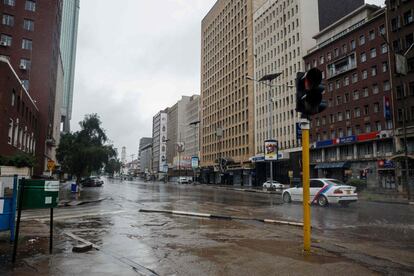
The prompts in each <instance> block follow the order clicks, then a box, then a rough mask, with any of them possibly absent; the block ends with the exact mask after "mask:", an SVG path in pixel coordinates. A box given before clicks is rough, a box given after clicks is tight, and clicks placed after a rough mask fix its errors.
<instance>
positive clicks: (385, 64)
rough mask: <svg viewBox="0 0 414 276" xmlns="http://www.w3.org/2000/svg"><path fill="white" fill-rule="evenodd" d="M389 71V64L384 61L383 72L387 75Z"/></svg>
mask: <svg viewBox="0 0 414 276" xmlns="http://www.w3.org/2000/svg"><path fill="white" fill-rule="evenodd" d="M387 71H388V62H386V61H384V62H383V63H382V72H383V73H385V72H387Z"/></svg>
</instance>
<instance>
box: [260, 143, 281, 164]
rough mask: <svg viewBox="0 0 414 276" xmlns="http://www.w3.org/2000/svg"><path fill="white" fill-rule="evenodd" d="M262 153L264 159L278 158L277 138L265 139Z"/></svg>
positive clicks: (273, 159) (272, 159)
mask: <svg viewBox="0 0 414 276" xmlns="http://www.w3.org/2000/svg"><path fill="white" fill-rule="evenodd" d="M264 147H265V148H264V153H265V156H264V157H265V160H266V161H275V160H277V159H278V158H277V157H278V155H277V154H278V151H279V148H278V143H277V140H266V141H265V142H264Z"/></svg>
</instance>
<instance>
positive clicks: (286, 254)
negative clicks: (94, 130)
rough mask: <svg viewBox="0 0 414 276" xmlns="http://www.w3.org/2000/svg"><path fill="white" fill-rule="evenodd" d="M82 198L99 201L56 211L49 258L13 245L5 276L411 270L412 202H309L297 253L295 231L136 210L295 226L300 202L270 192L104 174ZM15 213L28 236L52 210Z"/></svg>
mask: <svg viewBox="0 0 414 276" xmlns="http://www.w3.org/2000/svg"><path fill="white" fill-rule="evenodd" d="M67 188H68V185H67V186H66V189H67ZM65 194H67V193H65V192H63V193H62V195H65ZM71 196H72V195H69V197H71ZM82 198H84V199H98V198H100V199H104V198H105V199H104V200H102V201H101V202H99V203H90V204H84V205H80V206H76V207H64V208H58V209H56V210H55V232H56V235H55V245H54V251H55V253H54V255H53V256H52V257H49V255H48V254H47V253H46V252H47V250H46V251H45V252H42V250H38V251H36V250H34V251H33V250H25V246H24V244H26V243H27V241H26V243H25V242H21V244H22V245H20V248H21V251H24V253H22V252H21V251H19V252H20V253H21V254H20V255H18V262H20V265H19V266H18V267H19V268H18V269H16V270H15V271H14V273H11V272H10V271H11V270H10V267H9V268H7V269H6V271H4V272H10V273H11V274H10V275H26V273H28V271H29V272H30V271H31V272H32V273H33V272H37V273H38V274H39V275H40V274H45V273H48V274H52V275H53V274H54V275H59V274H62V273H73V274H88V275H90V274H97V275H98V274H99V275H102V274H108V275H112V274H115V273H117V274H120V275H129V274H131V275H137V274H138V275H154V274H151V273H152V272H151V271H153V272H154V273H155V274H159V275H196V274H201V275H274V274H278V273H288V274H292V275H294V274H297V275H299V274H300V275H311V274H315V273H320V274H322V275H329V274H332V273H336V274H339V275H345V274H350V273H351V274H352V275H355V274H359V275H361V274H365V275H367V274H370V273H372V274H376V273H380V274H389V273H397V274H410V273H414V262H413V260H414V250H413V249H414V242H413V241H414V212H413V210H414V206H409V205H397V204H379V203H372V202H362V201H361V202H358V203H356V204H353V205H351V206H350V207H348V208H343V207H339V206H330V207H327V208H321V207H317V206H312V226H313V236H312V238H313V254H312V255H311V256H304V255H302V252H301V248H302V229H301V228H300V227H295V226H286V225H278V224H265V223H263V222H259V221H257V220H222V219H211V218H199V217H190V216H175V215H169V214H162V213H144V212H140V211H139V210H140V209H157V210H176V211H186V212H198V213H209V214H215V215H228V216H238V217H243V218H256V219H258V218H260V219H281V220H288V221H296V222H300V221H301V220H302V205H300V204H283V203H282V202H281V198H280V195H277V194H262V193H247V192H241V191H232V190H225V189H218V187H208V186H206V185H198V186H193V185H177V184H174V183H167V184H166V183H154V182H145V183H144V182H142V181H138V180H137V181H122V182H121V181H120V180H108V179H105V185H104V186H103V187H102V188H87V189H84V190H83V191H82ZM22 219H23V222H22V227H24V226H25V225H26V227H27V229H26V231H28V232H30V227H31V226H30V225H32V226H33V227H34V225H36V224H44V223H46V226H47V225H48V219H49V214H48V211H47V210H38V211H25V212H24V213H23V217H22ZM45 229H46V233H43V236H42V235H40V236H42V237H43V238H39V239H38V243H36V241H35V242H33V244H32V246H31V247H33V248H35V247H36V244H38V246H43V247H44V246H45V245H46V248H47V229H48V228H47V227H46V228H45ZM38 232H41V231H38ZM27 236H28V235H24V237H23V239H25V238H28V237H27ZM35 236H36V235H35ZM31 239H32V240H36V237H33V236H31ZM42 239H43V240H42ZM76 239H78V240H76ZM82 239H83V240H86V241H87V242H91V243H92V244H93V245H94V247H95V249H93V250H91V251H89V252H87V253H72V247H73V245H76V244H77V242H78V241H79V240H82ZM39 252H40V253H39ZM3 256H4V255H3ZM0 272H1V270H0Z"/></svg>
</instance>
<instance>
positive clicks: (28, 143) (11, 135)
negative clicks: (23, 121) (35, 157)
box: [8, 118, 36, 154]
mask: <svg viewBox="0 0 414 276" xmlns="http://www.w3.org/2000/svg"><path fill="white" fill-rule="evenodd" d="M8 144H9V145H12V146H14V147H16V148H18V149H20V150H22V151H24V152H28V153H33V154H34V153H35V150H36V139H35V137H34V133H33V132H32V133H30V132H29V131H28V128H27V126H24V127H23V126H19V119H16V120H13V119H12V118H10V120H9V131H8Z"/></svg>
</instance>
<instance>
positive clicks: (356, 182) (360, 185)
mask: <svg viewBox="0 0 414 276" xmlns="http://www.w3.org/2000/svg"><path fill="white" fill-rule="evenodd" d="M346 184H347V185H350V186H354V187H356V188H357V189H356V190H357V192H360V191H362V190H364V189H365V188H366V187H367V182H366V181H365V180H361V179H357V178H352V179H350V180H348V182H346Z"/></svg>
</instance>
